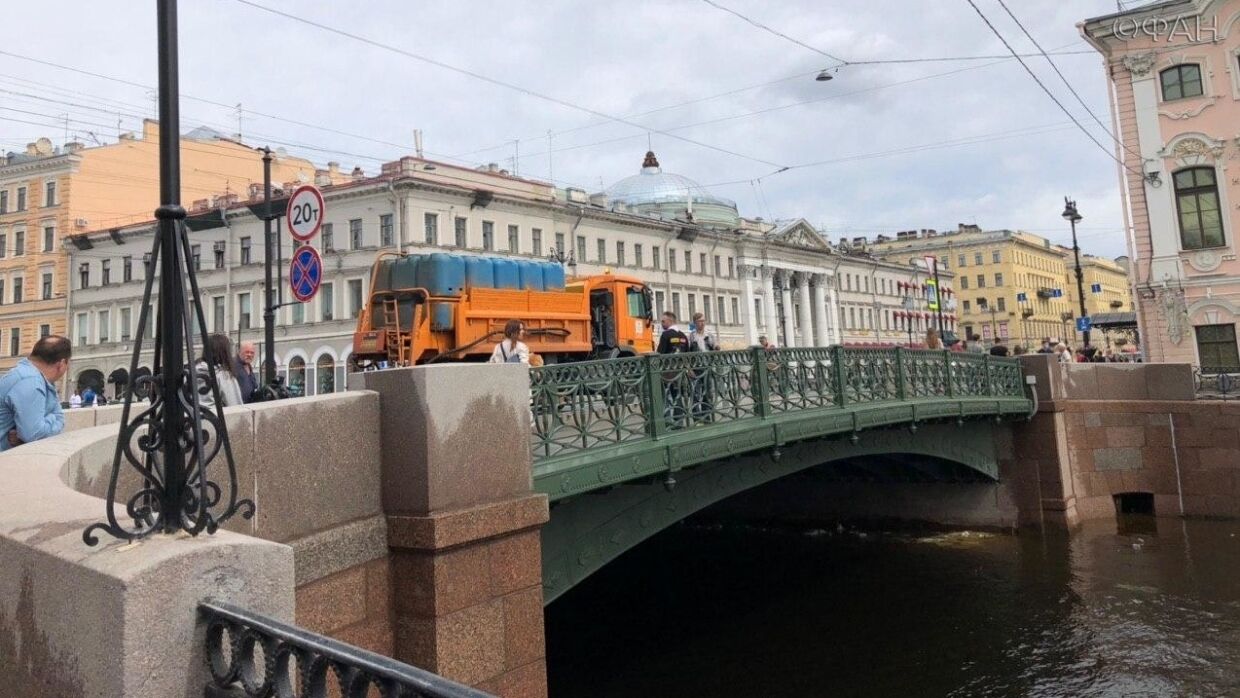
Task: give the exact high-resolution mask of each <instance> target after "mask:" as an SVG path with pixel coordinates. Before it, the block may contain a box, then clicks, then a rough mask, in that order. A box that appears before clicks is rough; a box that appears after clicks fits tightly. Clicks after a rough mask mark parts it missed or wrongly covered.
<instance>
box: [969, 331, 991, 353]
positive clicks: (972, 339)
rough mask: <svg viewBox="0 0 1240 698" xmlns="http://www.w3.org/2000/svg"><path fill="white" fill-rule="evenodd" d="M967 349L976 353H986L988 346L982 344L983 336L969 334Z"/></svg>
mask: <svg viewBox="0 0 1240 698" xmlns="http://www.w3.org/2000/svg"><path fill="white" fill-rule="evenodd" d="M965 350H966V351H969V352H971V353H974V354H985V353H986V348H985V347H983V346H982V338H981V336H979V335H975V334H971V335H969V341H968V342H966V343H965Z"/></svg>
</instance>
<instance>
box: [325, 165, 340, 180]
mask: <svg viewBox="0 0 1240 698" xmlns="http://www.w3.org/2000/svg"><path fill="white" fill-rule="evenodd" d="M327 174H328V175H329V176H330V177H331V178H332V179H337V178H338V177H340V163H338V162H335V161H332V162H329V163H327Z"/></svg>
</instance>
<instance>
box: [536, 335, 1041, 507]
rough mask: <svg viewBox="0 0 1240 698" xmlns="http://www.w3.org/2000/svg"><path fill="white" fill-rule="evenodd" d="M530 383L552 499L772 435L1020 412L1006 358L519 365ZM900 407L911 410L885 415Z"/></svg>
mask: <svg viewBox="0 0 1240 698" xmlns="http://www.w3.org/2000/svg"><path fill="white" fill-rule="evenodd" d="M530 385H531V410H532V420H533V442H532V444H533V445H532V449H533V457H534V462H535V465H536V469H535V481H536V482H542V480H540V478H545V477H551V476H554V477H553V478H552V479H551V480H547V481H546V482H545V483H544V485H540V486H543V487H545V489H546V490H547V491H548V492H551V493H553V496H570V495H572V494H575V493H577V492H584V491H589V490H591V489H595V488H599V487H605V486H609V485H611V484H614V483H617V482H623V481H625V480H629V479H635V478H640V477H648V476H650V475H654V474H657V473H659V472H667V471H672V470H675V469H678V468H679V467H683V466H685V465H691V464H693V463H697V462H702V461H703V460H706V459H711V458H720V457H725V456H727V455H734V454H737V453H742V452H745V451H746V450H753V449H755V448H762V447H769V446H771V445H777V444H779V443H781V442H782V440H784V439H791V440H798V439H803V438H813V437H815V436H822V435H829V434H835V433H840V432H841V430H852V431H857V430H859V429H864V428H871V427H873V426H875V425H883V424H888V423H894V422H891V420H893V419H894V420H897V421H899V420H903V421H910V420H912V421H919V420H923V419H936V418H947V417H962V416H970V415H972V416H981V415H995V416H1001V415H1016V414H1020V413H1022V412H1026V411H1027V410H1028V407H1029V404H1030V403H1029V400H1028V398H1027V397H1026V395H1025V385H1024V378H1023V373H1022V370H1021V366H1020V363H1019V361H1017V360H1014V359H1001V358H997V357H991V356H989V355H983V354H967V353H955V352H946V351H932V350H915V349H904V348H899V349H848V348H844V347H840V346H833V347H805V348H791V349H776V350H763V349H757V348H755V349H751V350H742V351H724V352H700V353H699V352H689V353H685V354H673V355H662V356H643V357H636V358H629V359H613V360H606V361H593V362H583V363H574V364H561V365H556V366H546V367H542V368H535V369H531V370H530ZM906 403H913V405H914V407H913V409H912V410H891V409H887V408H890V407H896V406H900V405H904V404H906ZM850 414H852V417H851V418H850V417H849V415H850ZM815 415H820V416H821V419H818V418H817V417H815ZM806 417H811V419H808V420H807V419H806ZM859 418H860V419H859ZM707 430H708V431H707ZM552 480H554V481H552Z"/></svg>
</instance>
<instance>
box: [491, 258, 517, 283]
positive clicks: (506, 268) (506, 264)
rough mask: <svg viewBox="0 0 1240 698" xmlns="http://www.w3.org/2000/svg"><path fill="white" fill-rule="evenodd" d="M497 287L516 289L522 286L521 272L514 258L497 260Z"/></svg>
mask: <svg viewBox="0 0 1240 698" xmlns="http://www.w3.org/2000/svg"><path fill="white" fill-rule="evenodd" d="M495 288H503V289H512V290H516V289H519V288H521V272H520V271H518V267H517V262H516V261H515V260H512V259H503V258H498V259H496V260H495Z"/></svg>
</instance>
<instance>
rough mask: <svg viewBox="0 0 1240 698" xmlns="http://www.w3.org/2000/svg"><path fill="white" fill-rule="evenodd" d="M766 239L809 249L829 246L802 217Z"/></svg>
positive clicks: (827, 247) (829, 247)
mask: <svg viewBox="0 0 1240 698" xmlns="http://www.w3.org/2000/svg"><path fill="white" fill-rule="evenodd" d="M768 239H770V240H772V241H775V242H782V243H784V244H785V245H792V246H794V247H803V248H806V249H810V250H827V251H829V250H830V249H831V246H830V245H829V244H827V241H826V240H824V239H823V238H822V236H821V235H819V234H818V231H817V230H815V229H814V226H812V225H810V224H809V222H808V221H806V220H805V219H804V218H801V219H797V220H795V221H793V222H791V223H789V224H787V225H785V226H783V227H781V228H779V229H777V230H774V231H772V232H771V233H770V235H768Z"/></svg>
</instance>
